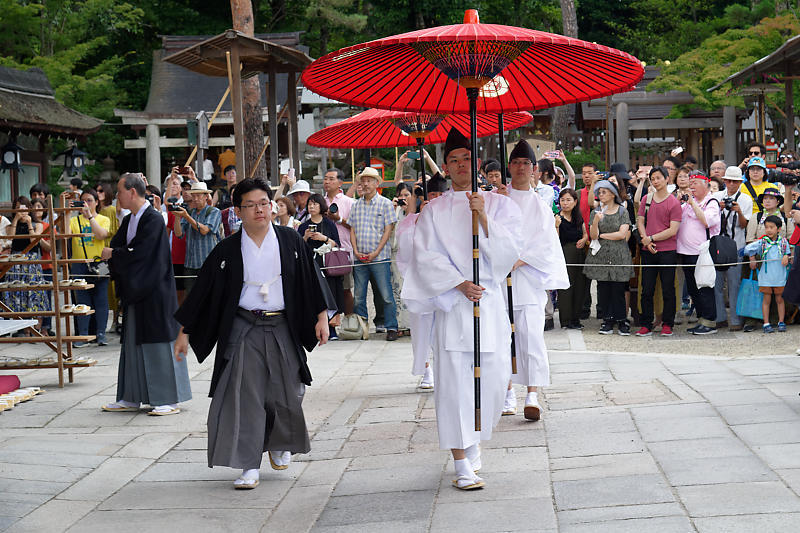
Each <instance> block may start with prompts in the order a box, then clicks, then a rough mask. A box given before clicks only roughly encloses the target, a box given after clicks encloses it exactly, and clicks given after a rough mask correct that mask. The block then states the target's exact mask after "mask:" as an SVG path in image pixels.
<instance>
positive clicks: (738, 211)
mask: <svg viewBox="0 0 800 533" xmlns="http://www.w3.org/2000/svg"><path fill="white" fill-rule="evenodd" d="M716 163H718V161H715V162H714V164H716ZM742 181H743V178H742V169H740V168H739V167H734V166H730V167H727V168H726V169H725V173H724V175H723V176H722V182H723V183H724V184H725V190H724V191H720V192H719V193H718V194H717V199H718V200H719V203H720V207H721V208H722V212H721V213H720V217H721V225H722V227H721V228H720V232H721V233H722V235H725V236H727V237H730V238H731V239H733V240H734V242H735V243H736V248H737V249H738V250H739V256H740V257H741V254H742V250H743V249H744V247H745V244H746V242H745V234H746V233H747V222H748V221H749V220H750V217H752V216H753V200H752V198H750V197H749V196H748V195H746V194H742V191H741V186H742ZM741 277H742V271H741V269H740V268H729V269H728V270H726V271H724V272H719V271H718V272H717V281H716V283H715V284H714V299H715V300H716V307H717V325H719V323H720V322H725V321H728V315H727V313H726V311H725V285H726V284H727V290H728V301H729V302H730V304H731V312H730V321H728V329H729V330H730V331H740V330H741V329H742V327H743V324H742V318H741V317H740V316H739V315H737V314H736V299H737V298H738V296H739V283H740V282H741Z"/></svg>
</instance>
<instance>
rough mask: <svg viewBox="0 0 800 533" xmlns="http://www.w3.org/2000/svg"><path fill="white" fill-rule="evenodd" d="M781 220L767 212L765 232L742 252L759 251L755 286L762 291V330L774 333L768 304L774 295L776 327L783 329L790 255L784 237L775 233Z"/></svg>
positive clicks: (751, 254) (784, 325) (789, 248)
mask: <svg viewBox="0 0 800 533" xmlns="http://www.w3.org/2000/svg"><path fill="white" fill-rule="evenodd" d="M782 224H783V221H782V220H781V217H779V216H775V215H770V216H768V217H767V218H766V219H765V220H764V231H765V232H766V235H763V236H762V237H761V238H759V239H756V240H755V241H753V242H751V243H750V244H748V245H747V246H745V248H744V254H745V255H750V256H753V255H758V256H759V257H760V258H761V260H762V261H763V263H761V268H759V269H758V290H759V292H761V293H762V294H763V295H764V299H763V301H762V302H761V310H762V312H763V314H764V326H763V329H764V333H773V332H774V331H775V329H774V328H773V327H772V326H771V325H770V323H769V307H770V304H771V303H772V295H773V294H774V295H775V305H777V307H778V331H781V332H783V331H786V324H785V323H784V322H783V318H784V316H785V314H786V305H785V304H784V302H783V288H784V286H785V285H786V277H787V276H788V273H789V268H788V265H789V256H791V254H792V249H791V247H790V246H789V242H788V241H787V240H786V239H785V238H781V237H779V236H778V231H779V230H780V228H781V226H782Z"/></svg>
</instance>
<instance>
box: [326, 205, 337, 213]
mask: <svg viewBox="0 0 800 533" xmlns="http://www.w3.org/2000/svg"><path fill="white" fill-rule="evenodd" d="M328 211H330V212H331V213H333V214H336V213H338V212H339V206H338V205H336V204H331V205H330V206H329V207H328Z"/></svg>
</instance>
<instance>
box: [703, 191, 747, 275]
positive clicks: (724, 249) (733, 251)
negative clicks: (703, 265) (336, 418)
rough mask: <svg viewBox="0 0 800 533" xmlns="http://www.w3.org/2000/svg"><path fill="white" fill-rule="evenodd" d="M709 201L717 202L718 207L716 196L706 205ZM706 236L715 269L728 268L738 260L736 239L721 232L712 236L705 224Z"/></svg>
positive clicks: (724, 269) (723, 269)
mask: <svg viewBox="0 0 800 533" xmlns="http://www.w3.org/2000/svg"><path fill="white" fill-rule="evenodd" d="M711 201H714V202H717V206H718V207H719V200H717V199H716V198H712V199H711V200H709V202H708V203H706V205H708V204H709V203H711ZM701 209H702V208H701ZM720 211H721V210H720ZM706 222H708V221H706ZM706 238H707V239H708V241H709V243H708V252H709V253H710V254H711V260H712V261H714V268H715V269H717V271H719V272H724V271H726V270H728V268H730V263H736V262H737V261H738V260H739V250H738V249H737V248H736V241H734V240H733V239H731V238H730V237H728V236H727V235H723V234H722V233H720V234H719V235H714V236H713V237H712V236H711V232H710V231H709V230H708V226H706Z"/></svg>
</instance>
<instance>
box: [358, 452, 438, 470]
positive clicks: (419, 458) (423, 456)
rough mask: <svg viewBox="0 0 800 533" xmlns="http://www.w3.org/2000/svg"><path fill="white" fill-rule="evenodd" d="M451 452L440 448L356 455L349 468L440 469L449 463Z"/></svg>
mask: <svg viewBox="0 0 800 533" xmlns="http://www.w3.org/2000/svg"><path fill="white" fill-rule="evenodd" d="M449 458H450V452H447V451H444V450H439V451H433V452H416V453H407V452H406V453H394V454H380V455H369V456H364V457H354V458H353V459H352V460H351V462H350V466H349V467H348V470H375V469H381V468H409V467H414V466H428V467H429V468H432V469H439V470H441V468H442V467H443V466H444V465H445V463H447V461H448V459H449Z"/></svg>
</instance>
